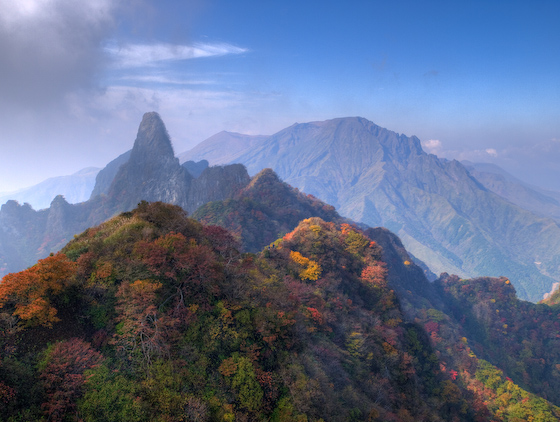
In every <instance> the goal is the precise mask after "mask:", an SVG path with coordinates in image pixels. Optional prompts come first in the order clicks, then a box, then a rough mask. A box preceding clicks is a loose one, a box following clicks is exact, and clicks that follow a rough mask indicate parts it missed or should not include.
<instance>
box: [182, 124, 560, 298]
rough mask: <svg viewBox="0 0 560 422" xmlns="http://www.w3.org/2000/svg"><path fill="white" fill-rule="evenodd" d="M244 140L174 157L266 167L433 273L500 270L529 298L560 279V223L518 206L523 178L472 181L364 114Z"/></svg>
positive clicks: (221, 138)
mask: <svg viewBox="0 0 560 422" xmlns="http://www.w3.org/2000/svg"><path fill="white" fill-rule="evenodd" d="M243 139H244V138H243V137H242V136H241V135H239V134H231V135H228V134H227V133H223V132H222V133H221V134H219V135H216V136H214V137H212V138H209V139H208V140H207V141H205V142H203V143H202V144H200V145H198V146H197V147H196V148H195V149H193V150H191V151H188V152H186V153H183V154H181V155H180V156H181V157H182V159H183V160H193V159H197V160H199V159H206V160H208V161H209V163H210V164H214V163H226V162H230V163H233V162H238V163H242V164H244V165H245V166H246V167H247V169H248V171H249V174H251V175H253V174H256V173H257V172H259V171H261V170H262V169H264V168H272V169H274V171H275V172H276V173H277V174H278V175H279V176H280V177H281V178H282V179H283V180H284V181H285V182H287V183H289V184H290V185H292V186H294V187H297V188H299V189H300V190H302V191H304V192H306V193H310V194H313V195H315V196H316V197H318V198H320V199H321V200H323V201H325V202H327V203H329V204H332V205H333V206H335V207H336V209H337V210H338V212H339V213H340V214H341V215H343V216H345V217H349V218H351V219H353V220H355V221H359V222H363V223H365V224H367V225H369V226H384V227H387V228H388V229H390V230H391V231H393V232H395V233H396V234H398V235H399V237H400V238H401V239H402V241H403V243H404V244H405V246H406V247H407V249H408V250H409V251H410V252H411V253H412V254H413V255H414V256H416V257H417V258H419V259H420V260H422V261H424V262H425V263H427V264H428V266H429V267H430V268H431V269H432V270H433V271H435V272H438V273H439V272H443V271H448V272H453V273H457V274H460V275H461V276H464V277H476V276H481V275H490V276H500V275H507V276H508V277H511V278H512V280H513V281H514V283H515V285H516V288H517V291H518V294H519V295H520V297H522V298H525V299H530V300H539V299H541V298H542V297H543V294H545V293H547V292H549V291H550V290H551V289H552V286H553V283H555V282H556V281H558V280H560V227H559V226H558V223H557V222H556V221H554V220H553V219H551V218H546V217H543V216H542V215H543V212H540V213H539V215H537V214H536V213H535V212H531V210H525V209H523V208H522V207H523V206H524V205H525V206H528V203H530V202H531V200H530V199H526V200H522V199H521V198H520V197H519V196H517V197H516V196H515V195H514V194H513V193H512V192H515V186H516V183H517V185H519V186H521V185H520V182H517V181H515V180H514V179H513V178H512V177H511V178H507V179H505V180H507V183H508V184H507V186H509V192H510V193H508V191H507V190H506V189H501V190H500V189H499V186H498V185H497V184H495V183H494V184H492V183H490V179H491V173H490V172H488V171H484V172H483V171H481V170H480V168H479V170H477V171H478V173H477V174H478V175H479V177H480V178H481V179H482V180H483V181H479V180H477V179H476V178H475V177H474V176H473V174H471V173H470V172H469V170H468V169H467V168H466V167H465V165H463V164H461V163H459V162H457V161H447V160H441V159H439V158H437V157H436V156H435V155H431V154H427V153H425V152H424V151H423V150H422V148H421V146H420V141H419V139H418V138H416V137H407V136H405V135H401V134H397V133H395V132H392V131H389V130H387V129H384V128H381V127H379V126H377V125H375V124H373V123H372V122H370V121H368V120H366V119H363V118H341V119H333V120H328V121H324V122H311V123H305V124H295V125H293V126H290V127H288V128H286V129H284V130H282V131H280V132H278V133H276V134H274V135H272V136H269V137H261V138H256V137H253V136H250V137H246V138H245V143H244V142H242V141H243ZM220 145H221V146H220ZM232 151H235V152H232ZM473 171H474V170H473ZM502 176H503V175H502ZM485 183H486V184H487V186H485ZM504 183H505V182H504ZM493 189H496V191H498V192H499V193H500V194H498V193H495V192H493V191H492V190H493ZM526 192H527V195H533V196H534V195H537V196H538V195H539V193H538V192H537V191H536V190H534V189H533V190H532V191H531V190H530V188H528V187H527V188H526ZM500 195H503V197H502V196H500ZM540 198H541V201H542V202H546V201H549V202H550V206H549V208H548V209H549V211H547V214H544V215H547V216H549V217H553V216H555V215H556V211H555V208H554V198H553V197H552V196H549V197H547V196H546V195H544V194H542V192H541V196H540ZM516 204H518V205H516ZM533 208H534V207H533ZM541 211H542V210H541Z"/></svg>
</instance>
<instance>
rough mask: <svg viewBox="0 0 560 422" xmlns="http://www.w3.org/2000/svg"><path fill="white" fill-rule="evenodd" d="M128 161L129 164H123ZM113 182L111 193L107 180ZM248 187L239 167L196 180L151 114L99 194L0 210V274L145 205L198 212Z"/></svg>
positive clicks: (102, 179)
mask: <svg viewBox="0 0 560 422" xmlns="http://www.w3.org/2000/svg"><path fill="white" fill-rule="evenodd" d="M127 157H128V160H127V161H126V162H123V161H124V160H125V159H126V158H127ZM112 174H114V179H113V180H112V182H111V184H110V185H109V187H108V188H107V179H108V178H109V177H110V176H111V175H112ZM248 183H249V175H248V174H247V171H246V170H245V168H244V167H243V166H242V165H240V164H234V165H230V166H226V167H208V168H206V169H204V171H202V173H201V174H200V176H199V177H198V178H196V179H195V178H193V177H192V176H191V175H190V174H189V172H188V171H187V169H186V168H185V167H183V166H181V165H180V164H179V160H178V159H177V158H175V157H174V155H173V147H172V145H171V141H170V139H169V135H168V134H167V130H166V129H165V125H164V124H163V122H162V121H161V118H160V117H159V115H157V113H146V114H145V115H144V117H143V119H142V122H141V124H140V127H139V129H138V136H137V138H136V141H135V143H134V147H133V149H132V150H131V152H130V154H128V153H125V154H123V155H121V156H120V157H118V158H117V159H115V160H113V161H112V162H111V163H109V165H108V166H107V167H106V169H104V170H102V171H101V172H100V174H99V177H98V178H97V185H96V187H95V188H94V192H99V193H100V194H99V195H96V196H94V197H93V198H91V199H90V200H88V201H86V202H82V203H78V204H69V203H68V202H66V201H65V200H64V198H63V197H62V196H57V197H56V198H55V199H54V200H53V201H52V203H51V206H50V207H49V208H47V209H44V210H41V211H34V210H33V209H32V208H31V207H29V206H27V205H19V204H18V203H17V202H15V201H9V202H8V203H7V204H5V205H3V206H2V208H1V209H0V275H4V274H6V273H8V272H13V271H19V270H21V269H23V268H25V267H26V266H28V265H32V264H33V263H34V262H36V261H37V259H39V258H43V257H45V256H47V255H48V254H49V253H51V252H56V251H57V250H59V249H60V248H61V247H62V246H63V245H64V244H66V243H67V242H68V240H70V239H71V238H72V236H73V235H75V234H76V233H80V232H81V231H83V230H85V229H86V228H87V227H91V226H92V225H95V224H99V223H100V222H102V221H105V220H106V219H108V218H110V217H112V216H113V215H115V214H116V213H118V212H122V211H128V210H131V209H133V208H134V207H135V206H136V205H137V204H138V203H140V202H141V201H143V200H149V201H165V202H170V203H173V204H176V205H179V206H181V207H183V209H185V210H186V211H188V212H193V211H194V210H196V209H197V208H198V207H200V206H201V205H203V204H205V203H206V202H209V201H216V200H222V199H226V198H230V197H232V196H233V195H234V194H235V193H237V192H238V191H239V190H241V189H242V188H243V187H245V186H246V185H247V184H248Z"/></svg>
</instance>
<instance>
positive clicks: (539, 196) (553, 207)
mask: <svg viewBox="0 0 560 422" xmlns="http://www.w3.org/2000/svg"><path fill="white" fill-rule="evenodd" d="M461 163H462V164H463V165H464V166H465V167H466V168H467V170H468V171H469V173H470V174H472V175H473V176H474V177H475V178H476V180H478V181H479V182H480V183H482V185H483V186H484V187H485V188H486V189H488V190H491V191H492V192H494V193H497V194H498V195H500V196H501V197H503V198H505V199H507V200H508V201H510V202H512V203H514V204H515V205H518V206H520V207H521V208H524V209H526V210H529V211H531V212H533V213H535V214H537V215H540V216H542V217H550V218H554V219H555V220H556V221H560V192H553V191H550V190H546V189H541V188H538V187H536V186H532V185H530V184H528V183H525V182H523V181H521V180H519V179H517V178H515V177H514V176H512V175H511V174H509V173H508V172H506V171H505V170H503V169H502V168H500V167H498V166H497V165H495V164H490V163H471V162H470V161H462V162H461Z"/></svg>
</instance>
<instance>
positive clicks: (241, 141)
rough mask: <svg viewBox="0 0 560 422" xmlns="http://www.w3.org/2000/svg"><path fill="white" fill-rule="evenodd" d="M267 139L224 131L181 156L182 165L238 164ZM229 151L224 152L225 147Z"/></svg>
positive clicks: (261, 136) (260, 136)
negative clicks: (196, 162) (200, 163)
mask: <svg viewBox="0 0 560 422" xmlns="http://www.w3.org/2000/svg"><path fill="white" fill-rule="evenodd" d="M266 138H267V136H264V135H243V134H241V133H235V132H226V131H222V132H220V133H217V134H216V135H214V136H211V137H210V138H208V139H206V140H205V141H204V142H202V143H200V144H198V145H197V146H195V147H194V148H193V149H191V150H189V151H186V152H183V153H182V154H179V156H178V158H179V161H181V163H184V162H186V161H200V160H203V159H207V160H208V161H209V163H210V165H213V166H215V165H219V164H229V163H232V162H238V161H236V159H237V158H238V157H239V156H240V155H242V154H243V153H245V152H247V151H249V150H251V149H252V148H254V147H255V146H257V145H259V144H260V143H262V141H264V140H265V139H266ZM224 144H227V145H228V149H227V150H224V149H223V145H224Z"/></svg>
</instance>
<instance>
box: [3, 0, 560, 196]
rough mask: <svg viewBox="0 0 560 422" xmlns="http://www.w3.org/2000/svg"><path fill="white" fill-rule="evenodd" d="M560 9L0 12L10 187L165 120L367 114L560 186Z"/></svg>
mask: <svg viewBox="0 0 560 422" xmlns="http://www.w3.org/2000/svg"><path fill="white" fill-rule="evenodd" d="M559 18H560V2H559V1H557V0H550V1H538V0H536V1H514V0H507V1H499V0H485V1H479V2H477V1H460V2H459V1H450V0H447V1H386V0H385V1H373V0H372V1H365V0H364V1H351V0H350V1H345V2H341V1H329V0H322V1H301V0H300V1H291V0H284V1H281V2H272V1H263V0H259V1H249V0H246V1H244V0H237V1H229V0H222V1H213V0H200V1H179V0H177V1H171V0H167V1H165V0H164V1H162V0H159V1H155V0H154V1H150V0H144V1H142V0H139V1H134V0H120V1H119V0H91V1H90V0H75V1H72V0H18V1H13V0H0V191H8V190H13V189H16V188H20V187H23V186H28V185H31V184H35V183H37V182H40V181H42V180H44V179H46V178H47V177H51V176H58V175H65V174H71V173H74V172H76V171H78V170H80V169H82V168H84V167H88V166H97V167H102V166H104V165H105V164H106V163H107V162H109V161H110V160H112V159H113V158H115V157H116V156H117V155H119V154H120V153H122V152H124V151H126V150H128V149H130V148H131V147H132V144H133V142H134V139H135V135H136V131H137V128H138V124H139V123H140V120H141V118H142V114H143V113H144V112H146V111H152V110H155V111H158V112H159V113H160V114H161V116H162V118H163V120H164V122H165V123H166V125H167V128H168V131H169V132H170V135H171V137H172V139H173V143H174V147H175V152H176V153H181V152H183V151H186V150H187V149H189V148H191V147H192V146H194V145H196V144H197V143H198V142H200V141H202V140H204V139H206V138H207V137H209V136H211V135H213V134H215V133H217V132H219V131H221V130H229V131H237V132H242V133H251V134H272V133H274V132H276V131H278V130H280V129H283V128H284V127H286V126H289V125H291V124H293V123H295V122H306V121H312V120H324V119H330V118H335V117H344V116H356V115H357V116H362V117H365V118H367V119H369V120H371V121H373V122H374V123H376V124H378V125H380V126H383V127H386V128H388V129H391V130H394V131H396V132H399V133H404V134H406V135H409V136H410V135H416V136H418V137H419V138H420V139H421V140H422V141H423V143H424V147H425V149H426V150H427V151H429V152H434V153H436V154H438V155H439V156H444V157H447V158H459V159H470V160H472V161H491V162H496V163H498V164H500V165H502V166H503V167H505V168H506V169H508V170H510V171H514V172H516V173H517V174H518V175H520V176H521V177H522V178H524V179H526V180H528V181H531V182H533V183H541V184H542V185H547V186H548V187H549V188H555V189H557V190H560V25H559V24H558V19H559Z"/></svg>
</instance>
